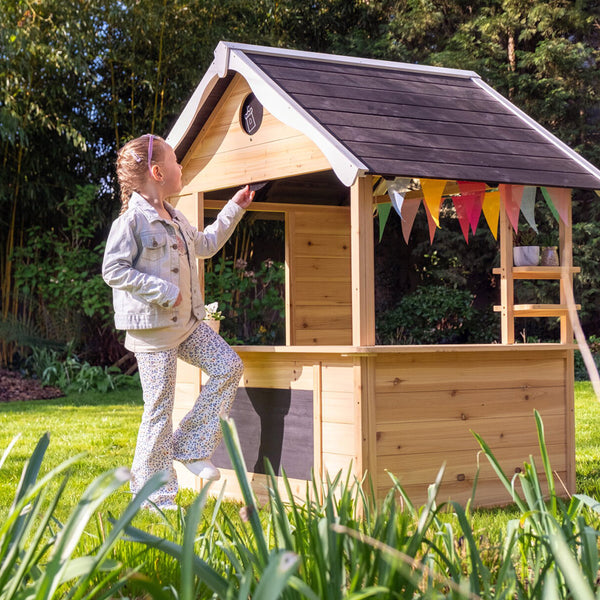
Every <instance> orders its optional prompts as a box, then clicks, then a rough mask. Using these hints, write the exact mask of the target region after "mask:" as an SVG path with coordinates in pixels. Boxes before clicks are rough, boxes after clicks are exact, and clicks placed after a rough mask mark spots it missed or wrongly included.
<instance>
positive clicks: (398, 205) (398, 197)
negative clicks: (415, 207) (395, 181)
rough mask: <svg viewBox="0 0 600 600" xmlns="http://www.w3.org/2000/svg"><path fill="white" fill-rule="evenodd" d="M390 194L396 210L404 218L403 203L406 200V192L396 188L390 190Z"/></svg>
mask: <svg viewBox="0 0 600 600" xmlns="http://www.w3.org/2000/svg"><path fill="white" fill-rule="evenodd" d="M388 194H389V196H390V200H391V202H392V206H393V207H394V210H395V211H396V212H397V213H398V214H399V215H400V218H402V204H403V202H404V194H405V192H397V191H396V190H389V192H388Z"/></svg>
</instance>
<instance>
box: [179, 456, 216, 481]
mask: <svg viewBox="0 0 600 600" xmlns="http://www.w3.org/2000/svg"><path fill="white" fill-rule="evenodd" d="M183 464H184V465H185V466H186V467H187V469H188V470H189V471H191V472H192V473H193V474H194V475H196V476H197V477H200V479H206V480H207V481H217V479H220V478H221V473H220V472H219V469H217V467H215V465H213V464H212V463H211V462H210V460H195V461H193V462H186V463H183Z"/></svg>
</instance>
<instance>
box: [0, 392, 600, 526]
mask: <svg viewBox="0 0 600 600" xmlns="http://www.w3.org/2000/svg"><path fill="white" fill-rule="evenodd" d="M141 412H142V399H141V391H137V390H126V391H122V392H111V393H108V394H101V393H86V394H72V395H69V396H67V397H66V398H58V399H55V400H37V401H29V402H15V403H9V404H1V405H0V451H3V450H4V448H6V446H7V445H8V444H9V443H10V441H11V439H12V438H13V437H14V436H16V435H18V434H20V435H21V438H20V439H19V441H18V442H17V444H16V446H15V447H14V448H13V450H12V452H11V456H10V458H9V460H8V461H7V464H6V465H5V466H4V469H3V470H2V475H3V476H2V478H1V480H0V518H2V514H3V513H4V511H6V510H7V509H8V507H9V506H10V502H11V500H12V497H13V494H14V490H15V487H16V485H17V483H18V480H19V476H20V473H21V469H22V467H23V461H24V460H25V459H26V458H28V457H29V455H30V454H31V452H32V450H33V448H34V447H35V444H36V443H37V441H38V439H39V438H40V437H41V435H42V434H43V433H44V432H46V431H49V432H50V434H51V438H50V447H49V449H48V452H47V454H46V459H45V461H44V466H43V472H45V471H47V470H49V469H50V468H52V467H55V466H56V465H58V464H60V463H61V462H62V461H64V460H66V459H67V458H69V457H71V456H73V455H75V454H78V453H86V455H87V456H86V457H85V458H83V459H82V460H81V461H79V462H78V463H77V465H76V466H75V467H73V470H72V480H71V481H70V483H69V485H68V486H67V490H66V496H65V497H64V498H63V502H62V504H61V506H62V510H63V511H64V515H65V516H66V514H68V511H69V510H70V509H71V507H72V506H73V505H75V504H76V503H77V500H78V498H79V496H80V495H81V493H82V492H83V490H84V489H85V487H86V486H87V485H89V484H90V483H91V482H92V481H93V480H94V478H95V477H97V476H98V475H100V474H101V473H103V472H104V471H106V470H108V469H111V468H113V467H117V466H123V465H125V466H129V465H130V464H131V460H132V458H133V451H134V448H135V441H136V435H137V428H138V424H139V420H140V417H141ZM575 422H576V458H577V491H578V492H582V493H586V494H589V495H591V496H594V497H600V405H599V403H598V401H597V400H596V399H595V396H594V394H593V390H592V387H591V385H590V384H589V383H586V382H583V383H576V384H575ZM128 497H129V494H128V489H127V488H125V487H124V488H123V489H122V490H121V491H120V492H119V493H118V494H117V495H116V496H115V497H113V498H112V500H111V506H110V510H111V511H112V512H113V513H115V514H119V513H120V511H121V510H122V509H123V508H124V507H125V505H126V503H127V501H128ZM192 498H193V494H192V492H189V491H184V492H182V493H181V498H180V501H181V503H182V504H184V505H185V504H188V503H189V502H191V500H192ZM107 509H108V507H107ZM484 513H486V514H488V515H490V511H484ZM510 513H511V511H510V509H509V510H508V511H506V514H509V515H510ZM491 514H492V515H493V514H494V511H492V512H491ZM504 515H505V512H504V511H500V513H499V514H498V515H497V516H498V518H499V519H500V520H503V519H504V518H505V516H504Z"/></svg>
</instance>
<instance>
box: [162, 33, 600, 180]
mask: <svg viewBox="0 0 600 600" xmlns="http://www.w3.org/2000/svg"><path fill="white" fill-rule="evenodd" d="M235 73H240V75H242V76H243V77H244V78H245V79H246V81H247V82H248V84H249V85H250V87H251V89H252V91H253V92H254V94H255V96H256V97H257V99H258V100H259V101H260V102H261V104H262V105H263V106H264V107H265V108H266V109H267V110H268V111H269V112H271V114H273V115H274V116H275V117H276V118H278V119H279V120H281V121H282V122H284V123H286V124H288V125H290V126H292V127H294V128H296V129H298V130H299V131H301V132H303V133H304V134H305V135H307V136H308V137H309V138H311V139H312V140H313V141H314V142H315V143H316V144H317V146H318V147H319V148H320V149H321V151H322V152H323V154H324V155H325V156H326V157H327V159H328V161H329V162H330V164H331V166H332V169H333V170H334V171H335V173H336V174H337V176H338V178H339V179H340V180H341V181H342V182H343V183H344V184H345V185H351V184H352V182H353V181H354V180H355V179H356V177H357V176H361V175H364V174H366V173H373V174H378V175H384V176H390V177H391V176H405V177H415V178H433V179H454V180H470V181H485V182H495V183H514V184H525V185H545V186H556V187H570V188H571V187H576V188H589V189H599V188H600V170H598V169H597V168H596V167H594V166H593V165H592V164H590V163H589V162H588V161H586V160H585V159H584V158H582V157H581V156H580V155H578V154H577V153H576V152H575V151H573V150H572V149H571V148H569V147H568V146H567V145H565V144H564V143H563V142H561V141H560V140H559V139H558V138H556V137H555V136H554V135H552V134H551V133H550V132H548V131H547V130H546V129H544V128H543V127H542V126H541V125H540V124H539V123H537V122H536V121H534V120H533V119H531V118H530V117H528V116H527V115H526V114H525V113H523V112H522V111H521V110H519V109H518V108H517V107H516V106H514V105H513V104H511V103H510V102H509V101H508V100H507V99H506V98H504V97H503V96H501V95H500V94H499V93H498V92H496V91H495V90H494V89H492V88H491V87H490V86H488V85H487V84H486V83H485V82H484V81H483V80H482V79H481V77H480V76H479V75H477V73H474V72H472V71H462V70H457V69H444V68H438V67H428V66H422V65H412V64H405V63H398V62H388V61H381V60H369V59H362V58H356V57H349V56H336V55H330V54H318V53H313V52H300V51H296V50H283V49H278V48H267V47H263V46H251V45H245V44H233V43H229V42H220V43H219V44H218V46H217V48H216V49H215V59H214V61H213V63H212V64H211V66H210V67H209V69H208V71H207V72H206V74H205V76H204V77H203V79H202V81H201V82H200V84H199V85H198V87H197V88H196V90H195V92H194V94H193V95H192V98H191V99H190V101H189V102H188V104H187V106H186V107H185V109H184V110H183V112H182V114H181V115H180V117H179V119H178V120H177V122H176V123H175V126H174V127H173V129H172V130H171V132H170V134H169V136H168V138H167V140H168V142H169V143H170V144H171V145H172V146H173V147H174V148H175V151H176V153H177V155H178V157H179V158H180V159H181V158H182V157H183V156H184V155H185V154H186V152H187V151H188V150H189V148H190V146H191V144H192V142H193V141H194V139H195V138H196V136H197V135H198V133H199V132H200V130H201V129H202V127H203V126H204V124H205V123H206V121H207V119H208V117H209V116H210V114H211V112H212V111H213V110H214V108H215V107H216V105H217V102H218V101H219V99H220V98H221V96H222V95H223V93H224V92H225V90H226V89H227V86H228V85H229V84H230V83H231V80H232V79H233V76H234V75H235Z"/></svg>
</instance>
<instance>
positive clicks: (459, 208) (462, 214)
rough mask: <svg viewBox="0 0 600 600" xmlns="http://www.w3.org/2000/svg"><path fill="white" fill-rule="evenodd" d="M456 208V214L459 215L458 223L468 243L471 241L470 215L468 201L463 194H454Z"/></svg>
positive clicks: (453, 200)
mask: <svg viewBox="0 0 600 600" xmlns="http://www.w3.org/2000/svg"><path fill="white" fill-rule="evenodd" d="M452 202H453V204H454V208H455V209H456V216H457V217H458V224H459V225H460V229H461V231H462V233H463V235H464V236H465V240H466V242H467V244H468V243H469V215H468V213H467V206H466V201H465V198H464V197H463V196H454V197H453V198H452Z"/></svg>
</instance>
